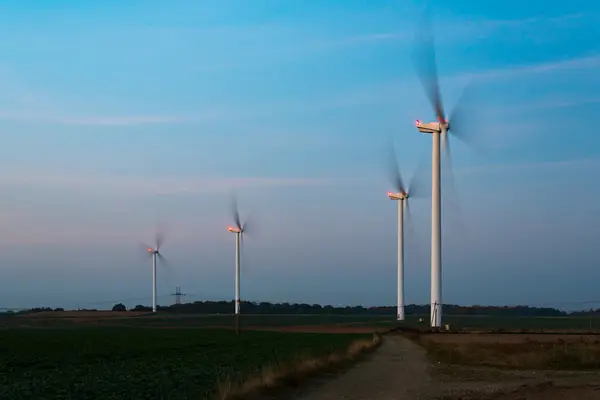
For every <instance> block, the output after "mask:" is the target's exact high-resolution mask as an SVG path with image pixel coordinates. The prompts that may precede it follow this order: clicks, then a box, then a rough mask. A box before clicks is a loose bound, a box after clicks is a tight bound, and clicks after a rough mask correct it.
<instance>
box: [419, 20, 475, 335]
mask: <svg viewBox="0 0 600 400" xmlns="http://www.w3.org/2000/svg"><path fill="white" fill-rule="evenodd" d="M430 19H431V13H429V15H428V16H427V18H425V20H424V25H425V26H423V27H422V28H423V30H422V31H421V32H423V33H424V36H423V37H421V40H422V42H421V43H417V52H418V53H417V58H416V61H417V62H418V65H417V72H418V74H419V78H420V80H421V83H422V84H423V87H424V89H425V92H426V94H427V97H428V99H429V101H430V102H431V104H432V105H433V109H434V112H435V117H436V121H435V122H429V123H422V122H421V121H419V120H417V121H416V126H417V129H418V130H419V132H421V133H428V134H431V137H432V151H431V168H432V171H431V327H433V328H440V327H441V326H442V207H441V206H442V204H441V199H442V197H441V185H440V183H441V176H440V175H441V165H440V162H441V153H442V151H443V153H444V156H445V157H446V158H447V160H448V164H446V165H445V168H446V169H447V172H448V177H449V178H450V179H451V182H450V183H451V184H452V185H453V181H454V178H453V174H452V169H451V168H452V167H451V163H450V161H451V153H450V147H449V143H448V133H452V134H453V135H454V136H456V137H458V138H459V139H461V140H464V141H465V142H467V143H469V141H470V138H469V137H468V130H467V128H468V126H467V125H466V124H465V123H464V122H463V117H464V116H465V111H464V110H461V109H459V107H458V105H459V104H460V103H461V100H462V96H461V99H459V101H458V102H457V105H456V106H455V108H454V110H453V111H452V112H451V113H450V119H449V120H448V119H447V118H446V115H445V114H444V107H443V104H442V98H441V94H440V88H439V83H438V74H437V65H436V60H435V50H434V42H433V36H432V35H431V29H430V27H429V26H428V23H429V20H430ZM463 96H464V93H463ZM440 142H441V143H440ZM440 145H441V146H440ZM440 147H441V148H440ZM451 187H452V186H451Z"/></svg>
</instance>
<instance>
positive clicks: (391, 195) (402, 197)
mask: <svg viewBox="0 0 600 400" xmlns="http://www.w3.org/2000/svg"><path fill="white" fill-rule="evenodd" d="M387 195H388V197H389V198H390V200H406V199H408V193H406V192H399V193H392V192H388V193H387Z"/></svg>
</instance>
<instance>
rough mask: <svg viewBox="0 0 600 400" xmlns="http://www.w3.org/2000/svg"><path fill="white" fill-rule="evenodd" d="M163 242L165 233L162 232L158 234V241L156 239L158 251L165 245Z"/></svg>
mask: <svg viewBox="0 0 600 400" xmlns="http://www.w3.org/2000/svg"><path fill="white" fill-rule="evenodd" d="M163 242H164V234H163V232H160V231H158V232H156V239H155V243H156V247H155V248H156V249H157V250H158V249H160V248H161V246H162V244H163Z"/></svg>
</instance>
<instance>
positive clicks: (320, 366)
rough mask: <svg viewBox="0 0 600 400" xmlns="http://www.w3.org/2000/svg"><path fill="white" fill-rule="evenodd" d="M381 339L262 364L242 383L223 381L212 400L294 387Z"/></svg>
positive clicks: (365, 351)
mask: <svg viewBox="0 0 600 400" xmlns="http://www.w3.org/2000/svg"><path fill="white" fill-rule="evenodd" d="M380 343H381V336H379V335H377V334H373V337H372V338H371V339H360V340H356V341H354V342H352V343H351V344H350V346H349V347H348V348H347V349H346V350H345V351H344V352H336V353H331V354H327V355H324V356H322V357H309V356H302V355H300V356H298V357H297V358H296V359H295V360H293V361H292V362H290V363H285V364H276V365H266V366H264V367H263V368H262V371H261V372H260V373H259V374H257V375H255V376H252V377H250V378H249V379H246V380H244V381H243V382H236V381H235V380H234V379H229V378H228V379H225V380H223V381H221V382H220V383H219V384H218V389H217V395H216V399H219V400H235V399H242V398H248V397H249V396H253V395H260V394H264V393H267V392H270V391H273V390H276V389H281V388H284V387H286V386H295V385H298V384H299V383H301V382H302V381H304V380H306V379H307V378H309V377H310V376H313V375H315V374H317V373H319V372H324V371H327V370H330V369H332V368H336V367H341V366H343V365H346V364H347V363H348V362H350V361H353V360H356V359H357V358H358V357H360V356H361V355H363V354H366V353H368V352H370V351H372V350H374V349H375V348H377V346H379V344H380Z"/></svg>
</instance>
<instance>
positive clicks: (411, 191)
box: [408, 153, 431, 198]
mask: <svg viewBox="0 0 600 400" xmlns="http://www.w3.org/2000/svg"><path fill="white" fill-rule="evenodd" d="M428 161H429V160H428V158H427V157H426V154H425V153H423V154H422V155H421V159H420V160H419V163H418V164H417V168H416V169H415V171H414V172H413V175H412V177H411V178H410V182H409V183H408V195H409V196H410V197H412V198H423V197H428V196H429V194H430V193H429V191H428V189H427V187H428V186H431V185H427V182H428V180H429V176H430V175H431V174H427V173H426V172H428V171H429V170H428V164H429V163H428Z"/></svg>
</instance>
